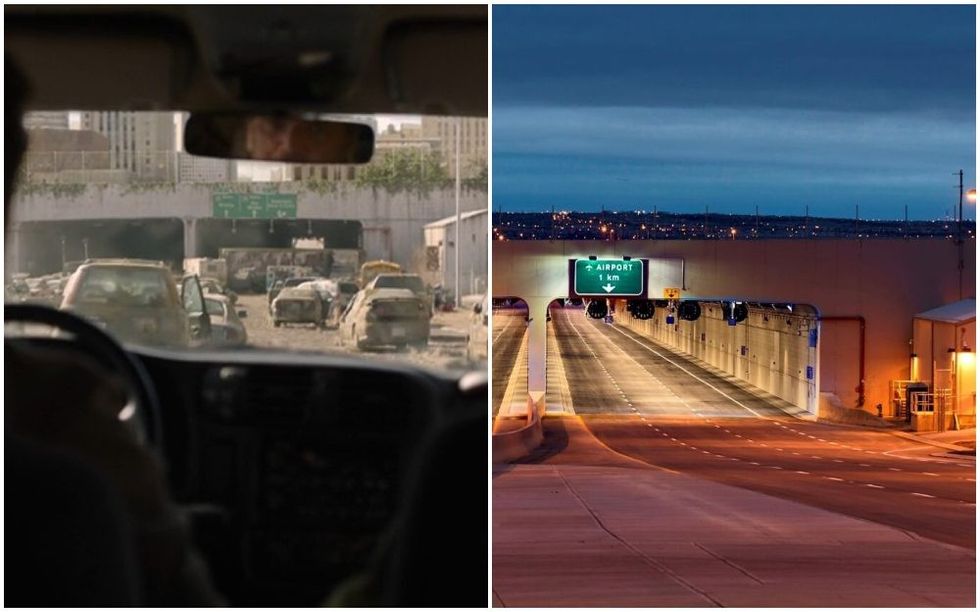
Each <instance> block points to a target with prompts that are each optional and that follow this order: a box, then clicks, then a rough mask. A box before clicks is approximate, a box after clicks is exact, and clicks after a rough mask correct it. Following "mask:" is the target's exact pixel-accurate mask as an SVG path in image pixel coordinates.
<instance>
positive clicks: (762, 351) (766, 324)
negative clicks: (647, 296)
mask: <svg viewBox="0 0 980 612" xmlns="http://www.w3.org/2000/svg"><path fill="white" fill-rule="evenodd" d="M625 306H626V302H625V301H622V300H617V301H616V315H615V317H614V319H615V321H616V323H617V324H619V325H622V326H624V327H627V328H629V329H631V330H633V331H635V332H637V333H639V334H641V335H644V336H646V337H648V338H653V339H654V340H657V341H658V342H660V343H662V344H665V345H667V346H670V347H673V348H676V349H678V350H680V351H682V352H684V353H687V354H688V355H692V356H694V357H696V358H698V359H700V360H701V361H704V362H705V363H708V364H709V365H712V366H714V367H716V368H718V369H719V370H722V371H723V372H726V373H727V374H730V375H732V376H734V377H736V378H739V379H741V380H744V381H746V382H748V383H750V384H751V385H753V386H754V387H757V388H759V389H762V390H763V391H767V392H769V393H771V394H773V395H775V396H777V397H779V398H782V399H784V400H786V401H787V402H789V403H791V404H793V405H795V406H798V407H800V408H803V409H804V410H808V411H809V412H812V413H816V411H817V406H818V399H819V398H818V395H817V375H818V363H817V361H818V360H817V348H816V347H810V330H811V329H817V325H818V323H817V319H816V316H815V315H813V314H788V313H777V312H774V311H771V310H769V311H767V310H761V309H757V308H750V309H749V316H748V318H747V319H746V320H745V321H743V322H741V323H739V324H737V325H734V326H732V325H729V324H728V321H727V320H726V319H725V318H724V316H723V313H722V309H721V307H720V306H718V305H717V304H702V311H701V317H700V318H699V319H698V320H697V321H683V320H680V319H675V321H676V323H675V324H674V325H668V324H667V322H666V312H665V311H664V310H663V309H660V308H658V309H657V310H656V313H655V316H654V317H653V318H652V319H646V320H640V319H634V318H633V317H632V316H631V315H630V314H629V313H628V312H626V310H625ZM801 310H809V309H805V308H804V309H801ZM743 347H744V354H743ZM808 368H810V369H809V370H808Z"/></svg>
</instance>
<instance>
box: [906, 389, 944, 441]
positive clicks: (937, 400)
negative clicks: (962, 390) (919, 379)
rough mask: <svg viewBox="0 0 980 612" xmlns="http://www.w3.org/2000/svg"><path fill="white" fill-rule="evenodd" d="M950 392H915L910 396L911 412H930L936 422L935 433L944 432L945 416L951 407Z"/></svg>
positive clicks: (939, 390) (938, 390) (940, 390)
mask: <svg viewBox="0 0 980 612" xmlns="http://www.w3.org/2000/svg"><path fill="white" fill-rule="evenodd" d="M952 396H953V394H952V390H951V389H936V390H935V391H931V392H926V391H916V392H913V393H912V394H911V406H910V407H909V408H910V409H911V411H912V412H917V413H918V412H931V413H933V416H934V418H935V420H936V431H946V414H947V413H948V411H949V409H950V408H951V407H952V404H951V400H952Z"/></svg>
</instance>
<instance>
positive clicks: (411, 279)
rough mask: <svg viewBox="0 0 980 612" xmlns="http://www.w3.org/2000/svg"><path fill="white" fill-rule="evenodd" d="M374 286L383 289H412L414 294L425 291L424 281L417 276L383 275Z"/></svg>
mask: <svg viewBox="0 0 980 612" xmlns="http://www.w3.org/2000/svg"><path fill="white" fill-rule="evenodd" d="M374 286H375V287H377V288H379V289H381V288H386V289H410V290H412V291H414V292H416V293H417V292H420V291H425V286H424V285H423V284H422V279H421V278H419V277H417V276H390V275H381V276H379V277H378V280H377V281H376V282H375V283H374Z"/></svg>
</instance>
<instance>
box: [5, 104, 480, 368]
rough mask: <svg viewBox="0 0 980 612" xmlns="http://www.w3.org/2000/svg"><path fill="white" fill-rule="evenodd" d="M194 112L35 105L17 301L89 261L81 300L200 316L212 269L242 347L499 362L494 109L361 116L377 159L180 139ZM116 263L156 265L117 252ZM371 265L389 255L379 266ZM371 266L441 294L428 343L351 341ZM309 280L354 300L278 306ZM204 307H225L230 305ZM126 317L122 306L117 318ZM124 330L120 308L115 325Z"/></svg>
mask: <svg viewBox="0 0 980 612" xmlns="http://www.w3.org/2000/svg"><path fill="white" fill-rule="evenodd" d="M188 117H189V114H188V113H184V112H129V111H126V112H123V111H113V110H105V111H74V110H66V111H44V112H36V113H28V114H27V115H26V116H25V118H24V126H25V129H26V131H27V134H28V141H29V146H28V153H27V155H26V157H25V160H24V163H23V165H22V167H21V169H20V171H19V173H18V181H17V187H16V191H15V194H14V197H13V206H12V215H11V222H10V223H8V227H7V245H8V246H7V249H6V254H5V263H6V266H5V278H4V284H5V288H6V291H5V299H6V300H7V301H8V302H11V301H40V302H44V303H47V304H49V305H51V306H54V307H61V306H62V302H63V301H65V297H66V292H67V289H66V285H68V286H70V283H67V279H68V278H69V277H70V276H71V274H72V272H73V271H74V270H75V269H76V268H78V269H79V270H80V271H85V270H87V272H85V275H84V279H83V281H82V282H79V283H77V287H74V288H73V289H74V290H75V291H76V293H77V296H76V297H74V298H73V299H75V300H77V301H79V302H91V303H99V304H101V305H103V306H106V305H108V306H112V307H115V308H117V309H119V310H121V311H125V310H126V309H131V308H139V307H145V306H151V305H161V304H170V305H171V307H173V308H175V309H177V312H179V313H180V314H181V316H184V317H187V318H192V317H193V316H194V313H188V312H185V309H186V308H188V307H185V306H183V304H185V303H186V304H191V303H196V304H198V305H199V304H200V302H199V301H197V302H194V299H195V298H194V296H185V295H184V287H185V284H183V283H182V282H181V279H182V278H183V277H185V276H193V275H196V276H197V277H199V278H200V279H206V280H202V282H201V283H200V287H201V289H202V290H203V292H204V293H206V294H219V293H220V294H226V295H228V296H229V300H231V303H233V304H234V306H233V308H235V310H236V312H239V313H242V312H244V313H245V315H244V316H243V317H242V322H243V324H244V325H245V328H246V331H247V338H248V340H247V342H246V343H245V345H244V346H243V347H242V348H251V349H254V348H259V349H261V348H268V349H277V350H288V351H314V352H320V353H335V352H344V353H351V354H357V355H360V356H363V357H365V358H367V359H378V360H390V359H396V360H407V361H411V362H414V363H418V364H421V365H426V366H432V367H436V368H439V369H448V370H451V371H458V372H462V371H467V370H472V369H484V368H485V366H486V329H485V326H484V323H483V321H482V320H480V319H477V318H474V317H473V316H472V305H473V303H475V302H477V301H479V300H480V299H481V297H482V295H483V294H484V293H485V292H486V290H487V240H486V234H487V231H486V229H487V214H486V211H487V201H488V200H487V121H486V119H484V118H462V117H438V116H417V115H401V116H397V115H361V116H347V118H346V120H348V121H354V122H358V123H366V124H369V125H371V126H372V127H373V128H374V130H375V134H376V144H375V155H374V158H373V159H372V160H371V161H370V162H369V163H367V164H362V165H355V164H320V165H318V164H287V163H280V162H253V161H239V160H232V159H214V158H202V157H195V156H192V155H189V154H188V153H186V152H185V151H184V148H183V142H182V139H183V126H184V125H185V123H186V122H187V119H188ZM457 132H458V142H459V146H458V151H457V145H456V142H457ZM457 154H458V155H457ZM457 158H458V172H459V186H460V188H459V210H460V212H461V215H460V217H459V218H460V219H461V223H460V228H459V236H460V244H461V245H462V247H463V248H461V249H460V255H459V259H460V261H459V266H458V267H457V266H456V265H455V253H454V245H455V244H456V236H457V234H456V229H455V223H456V219H457V217H456V211H457V204H456V202H457V198H456V189H455V186H456V171H457ZM120 259H125V260H145V261H152V262H155V264H154V265H158V266H159V268H156V269H154V268H134V267H127V266H126V265H117V266H115V267H108V266H106V265H104V264H105V262H106V261H108V260H120ZM372 262H385V265H383V266H372V265H369V266H368V267H367V269H366V270H365V269H364V265H365V264H371V263H372ZM79 266H82V267H81V268H79ZM86 266H87V267H86ZM370 270H376V271H377V272H375V273H382V272H389V273H390V272H392V271H398V272H400V273H404V274H409V275H412V276H405V277H396V278H392V279H391V280H386V281H385V283H386V284H384V285H383V286H385V287H405V288H410V289H412V290H413V291H415V292H418V293H422V292H425V291H429V292H430V294H431V296H434V299H432V300H431V301H432V308H431V309H430V310H431V313H430V314H431V318H430V326H429V328H430V329H431V330H432V331H431V333H432V338H431V341H430V342H428V343H426V344H423V343H419V344H416V345H411V346H408V347H406V346H401V345H399V344H398V342H397V341H396V342H395V343H393V344H392V345H391V346H380V347H372V349H371V350H362V349H361V348H359V347H358V346H357V344H356V343H355V344H351V343H344V342H341V341H340V340H341V339H340V334H341V333H343V330H344V327H343V321H342V318H343V314H344V311H345V309H346V308H347V306H348V303H349V300H350V299H351V298H352V297H353V295H354V294H356V293H357V292H358V291H360V290H361V289H362V288H363V287H364V286H365V285H366V284H367V283H366V282H365V280H364V279H363V277H362V274H363V273H364V272H366V271H370ZM457 274H458V276H457ZM372 279H373V277H372ZM310 281H314V282H318V284H317V285H315V286H316V287H318V288H319V287H327V286H331V285H329V284H319V283H322V281H330V282H331V284H332V286H335V287H337V288H338V289H339V290H340V291H341V292H343V293H344V294H345V297H344V299H343V300H333V299H331V298H330V293H329V292H328V291H320V292H318V293H314V294H313V295H314V297H315V298H316V299H317V300H318V303H317V304H315V305H313V306H305V305H304V306H303V308H304V309H305V310H303V313H302V316H300V315H296V316H292V315H290V316H286V315H285V314H284V315H282V316H280V315H278V314H277V312H276V311H275V309H274V308H273V305H272V301H273V298H274V297H275V293H276V292H277V291H280V290H281V289H282V288H283V287H295V286H297V285H300V284H302V283H305V282H310ZM367 282H369V280H368V281H367ZM171 284H172V286H171ZM457 284H458V287H459V291H458V293H459V294H460V295H459V297H458V299H457V296H456V293H457V291H456V287H457ZM435 288H438V290H435ZM66 307H67V305H66ZM205 307H206V311H207V313H208V314H211V315H219V314H222V313H223V306H222V304H220V303H219V302H217V301H216V300H206V302H205ZM298 307H299V305H297V306H286V305H285V304H283V308H284V309H287V310H289V309H294V308H298ZM198 314H199V313H198ZM125 318H126V315H125V312H123V313H122V314H121V315H120V317H119V319H120V320H121V321H124V320H125ZM314 319H315V320H314ZM115 325H116V323H115V322H114V321H110V322H109V323H108V324H107V326H106V329H107V331H109V332H110V333H114V332H115V331H116V329H115V327H114V326H115ZM175 333H176V332H175ZM117 336H118V337H120V338H122V337H123V334H121V333H120V334H117ZM392 337H394V338H397V336H392ZM127 340H128V341H129V342H131V343H136V344H140V343H147V344H148V343H151V342H155V341H157V340H156V339H153V340H151V339H149V338H137V339H136V340H133V339H132V338H129V337H127ZM214 340H215V342H214V343H209V342H208V340H207V339H204V340H203V341H200V340H198V341H194V342H182V341H179V340H175V339H162V338H161V339H159V341H160V342H161V343H163V344H166V345H167V346H168V347H172V346H173V345H174V344H177V345H178V346H181V347H182V349H183V350H200V349H201V348H202V347H204V348H212V347H213V346H215V345H218V344H220V343H221V342H220V341H221V339H220V338H217V337H216V338H214ZM221 346H222V349H227V350H235V349H229V348H228V347H227V346H226V345H224V344H222V345H221Z"/></svg>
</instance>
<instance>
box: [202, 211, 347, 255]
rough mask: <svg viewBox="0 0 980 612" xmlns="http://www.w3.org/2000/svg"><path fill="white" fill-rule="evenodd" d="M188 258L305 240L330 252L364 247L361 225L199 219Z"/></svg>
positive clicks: (296, 220) (280, 246)
mask: <svg viewBox="0 0 980 612" xmlns="http://www.w3.org/2000/svg"><path fill="white" fill-rule="evenodd" d="M195 225H196V227H195V229H194V232H195V239H194V243H195V246H194V251H195V253H194V254H193V255H188V257H191V256H193V257H217V256H218V253H219V251H220V250H221V249H222V248H230V247H268V248H289V247H291V246H293V243H294V241H296V240H301V239H321V240H322V241H323V246H324V248H327V249H359V248H361V247H362V234H363V230H362V225H361V222H360V221H350V220H334V219H330V220H323V219H198V220H197V221H196V223H195Z"/></svg>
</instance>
